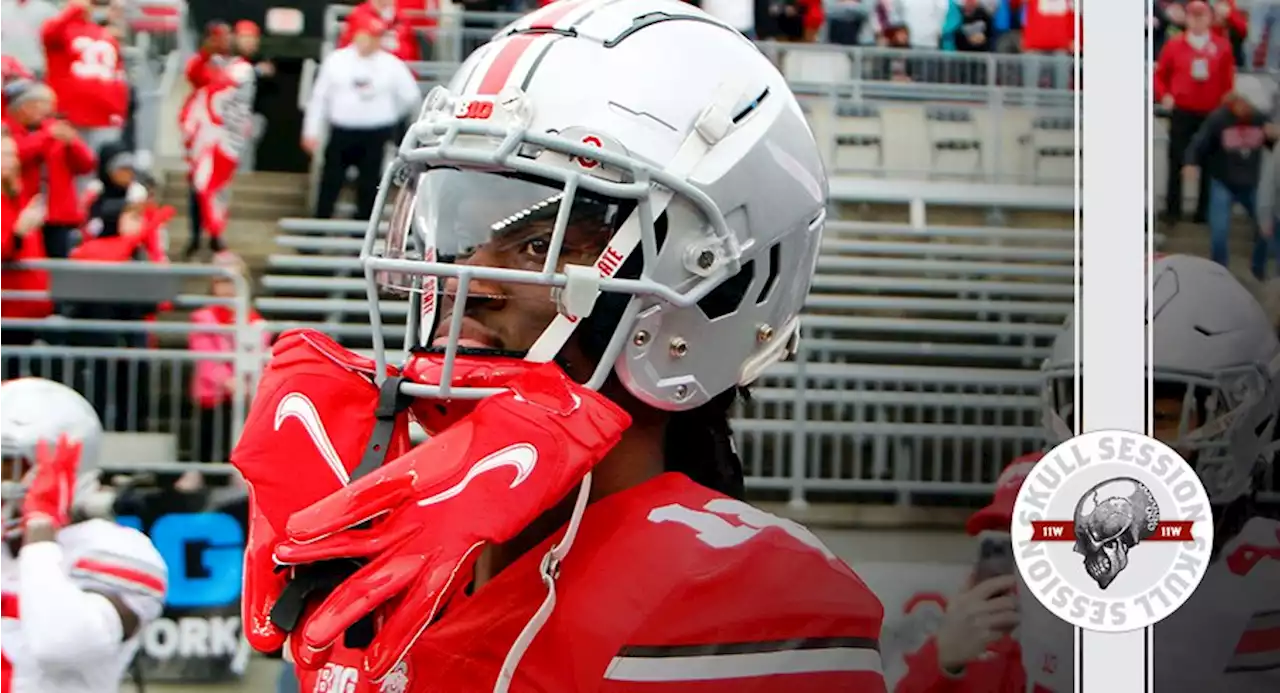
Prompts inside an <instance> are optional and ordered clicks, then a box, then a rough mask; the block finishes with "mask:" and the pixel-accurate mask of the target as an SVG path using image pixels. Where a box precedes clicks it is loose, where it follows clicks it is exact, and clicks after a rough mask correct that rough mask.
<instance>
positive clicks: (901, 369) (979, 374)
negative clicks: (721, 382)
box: [762, 339, 1040, 392]
mask: <svg viewBox="0 0 1280 693" xmlns="http://www.w3.org/2000/svg"><path fill="white" fill-rule="evenodd" d="M804 341H805V340H804V339H801V340H800V343H801V346H800V348H801V350H803V349H804ZM801 365H802V364H799V363H797V362H795V361H783V362H781V363H776V364H774V365H772V366H770V367H769V368H768V369H767V370H765V372H764V375H763V376H762V383H764V384H767V383H769V382H772V380H771V379H790V380H794V379H795V377H796V375H797V373H799V371H800V368H801ZM803 368H804V374H805V377H806V378H812V379H818V380H832V381H858V382H867V383H871V382H877V383H892V384H894V385H896V386H903V385H928V386H930V387H942V386H960V385H968V386H973V387H979V386H980V387H983V388H988V389H989V388H1010V387H1014V388H1019V389H1025V390H1027V391H1029V392H1030V391H1035V392H1039V390H1040V374H1039V373H1037V372H1035V371H1030V372H1029V371H1023V370H1018V369H1005V368H948V367H946V366H895V365H880V364H876V365H865V364H857V363H806V364H803Z"/></svg>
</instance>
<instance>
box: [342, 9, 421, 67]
mask: <svg viewBox="0 0 1280 693" xmlns="http://www.w3.org/2000/svg"><path fill="white" fill-rule="evenodd" d="M405 9H406V8H405V7H402V6H400V4H399V3H397V2H396V0H366V1H365V2H362V3H360V4H359V5H356V6H355V7H354V8H352V10H351V14H349V15H347V21H346V23H345V24H344V25H343V26H342V35H341V36H339V37H338V48H345V47H347V46H349V45H351V41H352V39H353V38H354V37H355V29H356V27H358V26H364V25H366V23H367V22H368V20H370V19H380V20H382V23H383V25H385V26H386V30H385V31H383V32H382V39H381V41H382V50H384V51H386V52H388V53H390V54H392V55H394V56H396V57H397V58H399V59H401V60H403V61H405V62H416V61H419V60H422V51H421V48H420V46H419V45H418V38H417V36H416V35H415V33H414V28H413V24H411V23H410V20H409V18H408V17H407V15H406V12H405Z"/></svg>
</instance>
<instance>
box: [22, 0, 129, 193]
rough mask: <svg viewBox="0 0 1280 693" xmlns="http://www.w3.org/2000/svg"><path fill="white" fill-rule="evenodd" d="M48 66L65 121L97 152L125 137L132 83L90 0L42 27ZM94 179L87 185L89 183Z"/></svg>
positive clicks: (74, 0) (75, 2)
mask: <svg viewBox="0 0 1280 693" xmlns="http://www.w3.org/2000/svg"><path fill="white" fill-rule="evenodd" d="M40 36H41V40H42V41H43V42H44V51H45V60H46V63H47V65H48V73H47V77H46V79H47V80H48V82H49V86H50V87H52V88H53V91H54V93H55V94H57V96H58V103H59V104H60V105H61V107H62V109H63V111H64V113H65V114H66V119H67V121H68V122H70V123H71V124H72V125H74V126H75V127H76V129H77V130H79V131H80V136H81V137H82V138H84V141H85V142H86V143H87V144H88V145H89V149H90V151H93V152H96V151H97V150H98V148H99V147H100V146H102V145H103V144H104V143H106V142H115V141H117V140H119V139H120V136H121V133H122V130H123V129H124V123H125V118H126V117H128V114H129V80H128V75H127V74H126V72H125V66H124V60H123V58H122V56H121V54H120V44H119V42H118V41H117V40H116V37H115V36H114V35H113V33H112V32H111V30H110V29H108V28H107V27H104V26H100V25H99V24H98V23H97V22H95V21H93V16H92V14H91V10H90V0H68V2H67V6H66V7H65V8H64V9H63V10H62V11H61V12H59V13H58V14H56V15H54V17H53V18H52V19H50V20H48V21H47V22H45V23H44V26H43V27H41V29H40ZM91 180H92V177H87V178H85V179H84V180H83V181H82V184H83V185H87V184H88V183H89V182H90V181H91Z"/></svg>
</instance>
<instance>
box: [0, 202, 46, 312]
mask: <svg viewBox="0 0 1280 693" xmlns="http://www.w3.org/2000/svg"><path fill="white" fill-rule="evenodd" d="M26 202H27V199H26V198H25V197H24V196H22V195H19V194H9V193H5V194H4V199H3V202H0V260H3V261H4V262H17V261H20V260H43V259H44V258H45V254H44V237H43V236H42V235H41V233H40V230H39V229H37V230H35V231H32V232H31V233H29V234H27V235H26V236H25V237H23V238H18V234H17V229H16V227H17V225H18V215H19V214H20V213H21V212H22V207H23V205H25V204H26ZM0 285H3V286H4V288H5V289H6V290H9V291H48V290H49V273H48V272H47V271H45V270H36V269H0ZM52 312H53V304H52V303H51V302H50V301H48V300H47V299H8V298H7V299H4V300H3V301H0V316H4V317H6V318H43V317H47V316H48V315H49V314H50V313H52Z"/></svg>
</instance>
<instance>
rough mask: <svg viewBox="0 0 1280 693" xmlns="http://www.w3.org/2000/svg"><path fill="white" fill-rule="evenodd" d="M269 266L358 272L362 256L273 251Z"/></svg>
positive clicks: (268, 257)
mask: <svg viewBox="0 0 1280 693" xmlns="http://www.w3.org/2000/svg"><path fill="white" fill-rule="evenodd" d="M267 266H268V267H278V268H281V269H293V270H305V271H316V270H332V271H334V272H342V271H346V272H358V271H360V258H358V257H315V256H310V255H280V254H275V253H273V254H271V255H268V256H267Z"/></svg>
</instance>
